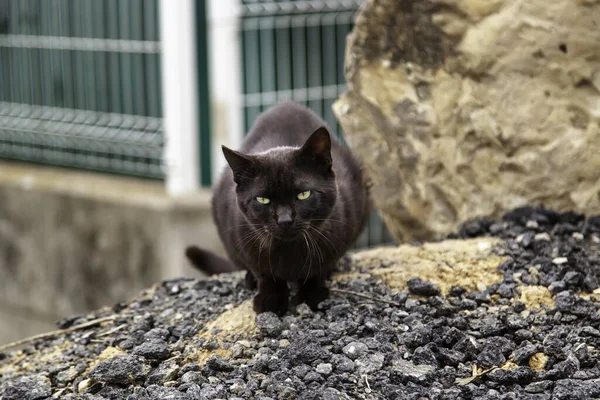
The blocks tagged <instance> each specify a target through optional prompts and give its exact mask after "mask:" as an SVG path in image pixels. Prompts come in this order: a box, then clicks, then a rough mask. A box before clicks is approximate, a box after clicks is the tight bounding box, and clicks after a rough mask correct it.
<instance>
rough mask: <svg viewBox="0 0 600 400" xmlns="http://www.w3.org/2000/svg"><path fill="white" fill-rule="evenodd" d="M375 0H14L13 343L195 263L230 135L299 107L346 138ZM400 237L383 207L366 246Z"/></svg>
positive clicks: (7, 6) (4, 238)
mask: <svg viewBox="0 0 600 400" xmlns="http://www.w3.org/2000/svg"><path fill="white" fill-rule="evenodd" d="M360 5H361V1H360V0H298V1H296V0H285V1H269V0H265V1H250V0H205V1H202V0H176V1H175V0H0V344H2V343H6V342H9V341H11V340H16V339H19V338H21V337H24V336H27V335H31V334H35V333H39V332H42V331H46V330H51V329H54V328H55V325H54V323H55V321H56V320H58V319H60V318H61V317H64V316H67V315H73V314H78V313H84V312H86V311H89V310H93V309H96V308H99V307H103V306H111V305H113V304H115V303H116V302H118V301H122V300H126V299H127V298H129V297H130V296H133V295H135V294H136V293H138V292H139V290H141V289H143V288H145V287H148V286H150V285H152V284H154V283H156V282H158V281H160V280H161V279H164V278H169V277H174V276H182V275H188V276H193V275H194V274H196V273H195V271H194V270H193V269H192V268H191V267H190V266H189V265H188V264H187V262H186V260H185V259H184V256H183V250H184V248H185V246H186V245H188V244H192V243H194V244H198V245H200V246H202V247H205V248H208V249H212V250H213V251H216V252H219V253H221V254H222V253H223V250H222V247H221V244H220V243H219V240H218V237H217V235H216V231H215V228H214V226H213V222H212V218H211V216H210V208H209V205H210V188H211V185H212V183H213V182H215V181H216V179H217V178H218V176H219V174H220V172H221V171H222V168H223V166H224V165H225V164H224V159H223V158H222V156H221V151H220V146H221V145H222V144H224V145H227V146H231V147H234V148H236V147H237V146H239V144H240V143H241V141H242V139H243V137H244V134H245V132H246V131H247V130H248V128H249V127H250V125H251V124H252V123H253V121H254V119H255V118H256V116H257V115H258V114H259V113H260V112H261V111H263V110H265V109H266V108H268V107H269V106H272V105H274V104H277V103H279V102H282V101H288V100H294V101H297V102H299V103H302V104H304V105H307V106H308V107H310V108H312V109H313V110H314V111H316V112H317V113H318V114H320V115H321V116H322V117H323V118H324V119H325V120H326V121H327V122H328V123H329V125H330V127H331V128H332V130H333V131H335V133H337V134H338V135H340V134H341V132H340V128H339V125H338V124H337V122H336V119H335V116H334V114H333V111H332V109H331V106H332V104H333V102H334V101H335V100H336V99H337V98H338V96H339V95H340V94H341V93H343V92H344V91H345V79H344V52H345V44H346V36H347V35H348V33H349V32H350V31H351V29H352V26H353V18H354V15H355V14H356V11H357V10H358V8H359V7H360ZM389 242H391V237H390V236H389V234H388V233H387V231H386V230H385V227H384V226H383V224H382V223H381V220H380V218H379V217H378V216H377V215H376V214H375V213H374V214H373V215H372V217H371V220H370V224H369V226H368V228H367V229H366V231H365V232H364V233H363V235H362V236H361V238H360V240H359V242H358V244H357V247H368V246H373V245H378V244H382V243H389Z"/></svg>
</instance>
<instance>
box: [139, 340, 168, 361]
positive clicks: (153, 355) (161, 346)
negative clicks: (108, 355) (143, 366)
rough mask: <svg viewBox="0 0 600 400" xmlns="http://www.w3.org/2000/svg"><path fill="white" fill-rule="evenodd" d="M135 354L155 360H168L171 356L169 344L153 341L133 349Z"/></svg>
mask: <svg viewBox="0 0 600 400" xmlns="http://www.w3.org/2000/svg"><path fill="white" fill-rule="evenodd" d="M133 354H135V355H138V356H142V357H145V358H148V359H153V360H166V359H167V358H169V356H170V354H171V350H170V349H169V346H168V345H167V342H164V341H162V340H158V339H152V340H150V341H148V342H144V343H142V344H140V345H139V346H137V347H135V348H134V349H133Z"/></svg>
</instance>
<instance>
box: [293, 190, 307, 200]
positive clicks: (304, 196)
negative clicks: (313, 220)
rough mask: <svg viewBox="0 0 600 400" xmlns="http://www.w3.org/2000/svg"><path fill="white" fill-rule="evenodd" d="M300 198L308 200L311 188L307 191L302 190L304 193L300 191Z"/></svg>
mask: <svg viewBox="0 0 600 400" xmlns="http://www.w3.org/2000/svg"><path fill="white" fill-rule="evenodd" d="M296 197H298V200H306V199H308V198H309V197H310V190H307V191H306V192H302V193H298V196H296Z"/></svg>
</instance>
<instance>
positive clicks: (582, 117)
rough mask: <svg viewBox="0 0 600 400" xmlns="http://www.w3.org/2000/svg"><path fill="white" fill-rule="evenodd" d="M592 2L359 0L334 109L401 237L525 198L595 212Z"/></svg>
mask: <svg viewBox="0 0 600 400" xmlns="http://www.w3.org/2000/svg"><path fill="white" fill-rule="evenodd" d="M549 4H551V5H549ZM598 15H600V2H598V1H593V0H580V1H572V0H555V1H552V3H548V2H547V1H546V0H531V1H527V2H518V3H515V2H512V1H501V0H472V1H450V0H444V1H442V3H439V2H436V1H432V0H423V1H416V0H407V1H396V0H368V1H366V2H365V4H364V6H363V7H362V8H361V10H360V12H359V13H358V15H357V17H356V23H355V27H354V29H353V31H352V33H351V34H350V35H349V37H348V41H347V49H346V65H345V74H346V81H347V84H348V91H347V92H346V93H344V94H343V95H342V96H341V97H340V98H339V99H338V100H337V101H336V103H334V106H333V109H334V112H335V115H336V117H337V119H338V121H339V122H340V124H341V126H342V128H343V131H344V134H345V139H346V141H347V142H348V144H349V145H350V147H351V149H352V150H353V152H354V154H355V155H356V156H357V157H358V158H359V159H360V160H361V161H362V163H363V164H364V165H365V167H366V170H367V173H368V175H369V177H370V179H371V181H372V198H373V201H374V203H375V206H376V207H377V209H378V210H379V212H380V214H381V215H382V217H383V219H384V221H385V223H386V225H387V227H388V228H389V231H390V233H391V234H392V235H393V236H394V237H395V238H396V239H397V240H398V241H400V242H409V241H423V240H430V239H432V238H439V237H443V236H445V235H447V234H449V233H450V232H451V231H453V230H455V228H456V227H457V226H459V225H460V224H461V223H464V222H466V221H468V220H470V219H473V218H474V217H479V216H485V217H490V218H497V217H499V216H500V215H501V214H503V213H504V212H506V211H507V210H509V209H512V208H513V207H516V206H519V205H526V204H544V205H546V206H547V207H549V208H552V209H555V210H556V211H567V210H568V211H574V212H582V211H583V212H586V213H598V212H600V200H599V196H598V193H599V192H600V181H599V180H598V170H600V157H597V154H600V130H599V129H598V125H599V124H600V114H598V113H597V112H596V109H595V107H596V103H597V100H598V96H599V92H600V59H597V58H593V57H589V56H588V55H589V54H597V53H599V52H600V29H598V27H597V24H598V22H597V16H598ZM531 21H536V22H535V23H531ZM574 160H576V161H577V162H573V161H574ZM548 182H552V184H548ZM536 222H538V224H539V221H536ZM534 239H535V238H534ZM536 240H537V239H536Z"/></svg>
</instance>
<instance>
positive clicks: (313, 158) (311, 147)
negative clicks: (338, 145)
mask: <svg viewBox="0 0 600 400" xmlns="http://www.w3.org/2000/svg"><path fill="white" fill-rule="evenodd" d="M298 156H299V159H300V160H303V161H308V162H310V163H314V165H315V166H318V167H319V168H322V169H323V170H325V171H326V172H329V170H331V136H330V135H329V131H328V130H327V128H325V127H321V128H319V129H317V130H316V131H314V132H313V133H312V135H310V137H309V138H308V139H307V140H306V142H305V143H304V145H302V148H301V149H300V151H299V153H298Z"/></svg>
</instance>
